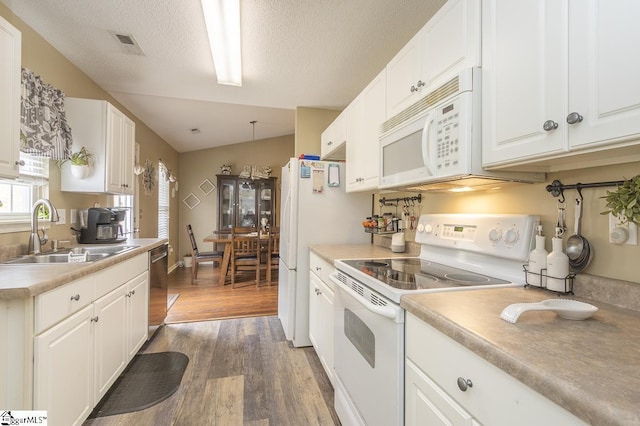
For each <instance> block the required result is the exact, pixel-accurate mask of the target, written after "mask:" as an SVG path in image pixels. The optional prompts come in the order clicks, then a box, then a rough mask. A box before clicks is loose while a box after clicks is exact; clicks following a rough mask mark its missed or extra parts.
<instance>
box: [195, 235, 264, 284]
mask: <svg viewBox="0 0 640 426" xmlns="http://www.w3.org/2000/svg"><path fill="white" fill-rule="evenodd" d="M248 235H257V233H252V234H248ZM202 241H204V242H205V243H213V244H214V250H215V245H216V244H224V251H223V253H222V262H221V263H220V278H219V281H218V284H220V285H221V286H224V283H225V281H226V279H227V274H228V273H229V263H230V262H231V243H232V242H233V236H232V235H231V233H229V231H225V232H220V231H213V233H212V234H210V235H207V236H206V237H204V239H203V240H202ZM268 241H269V235H268V234H266V233H264V232H260V242H261V243H265V242H268Z"/></svg>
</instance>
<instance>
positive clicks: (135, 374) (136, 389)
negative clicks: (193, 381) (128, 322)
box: [89, 352, 189, 418]
mask: <svg viewBox="0 0 640 426" xmlns="http://www.w3.org/2000/svg"><path fill="white" fill-rule="evenodd" d="M187 364H189V357H188V356H186V355H185V354H183V353H181V352H158V353H151V354H140V355H136V356H135V357H133V360H131V363H130V364H129V366H128V367H127V368H126V369H125V371H124V372H123V373H122V374H121V375H120V377H118V380H116V382H115V383H114V384H113V386H112V387H111V389H110V390H109V392H107V394H106V395H105V396H104V397H103V398H102V399H101V400H100V402H99V403H98V405H97V406H96V407H95V408H94V410H93V412H92V413H91V416H89V417H90V418H92V417H106V416H113V415H115V414H123V413H130V412H133V411H140V410H144V409H145V408H148V407H151V406H152V405H155V404H157V403H158V402H160V401H164V400H165V399H167V398H168V397H170V396H171V395H172V394H173V393H174V392H175V391H176V390H177V389H178V387H180V382H181V381H182V375H183V374H184V371H185V369H186V368H187Z"/></svg>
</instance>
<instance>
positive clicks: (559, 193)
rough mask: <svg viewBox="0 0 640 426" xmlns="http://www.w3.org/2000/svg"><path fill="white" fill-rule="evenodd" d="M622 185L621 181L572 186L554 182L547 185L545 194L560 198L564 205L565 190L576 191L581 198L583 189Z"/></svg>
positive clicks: (557, 181)
mask: <svg viewBox="0 0 640 426" xmlns="http://www.w3.org/2000/svg"><path fill="white" fill-rule="evenodd" d="M623 183H624V181H623V180H616V181H610V182H593V183H575V184H572V185H564V184H563V183H562V182H560V181H559V180H557V179H556V180H554V181H553V182H551V185H547V192H549V193H551V195H553V196H554V197H560V198H561V199H560V202H561V203H564V202H565V198H564V191H565V190H566V189H576V190H577V191H578V194H580V195H581V196H582V192H581V191H582V190H583V189H585V188H602V187H607V186H619V185H622V184H623Z"/></svg>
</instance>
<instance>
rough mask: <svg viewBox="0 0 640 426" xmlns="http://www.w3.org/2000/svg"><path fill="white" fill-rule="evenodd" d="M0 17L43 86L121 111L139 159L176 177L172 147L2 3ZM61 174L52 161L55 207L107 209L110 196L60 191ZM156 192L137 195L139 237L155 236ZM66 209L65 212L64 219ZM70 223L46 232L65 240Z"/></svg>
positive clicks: (18, 237) (10, 240) (16, 237)
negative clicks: (131, 125)
mask: <svg viewBox="0 0 640 426" xmlns="http://www.w3.org/2000/svg"><path fill="white" fill-rule="evenodd" d="M0 15H1V16H2V17H3V18H5V19H6V20H7V21H9V22H10V23H11V24H12V25H14V26H15V27H16V28H18V29H19V30H20V31H21V32H22V66H23V67H25V68H29V69H31V70H32V71H33V72H35V73H36V74H37V75H39V76H41V77H42V79H43V80H44V81H45V83H48V84H51V85H53V86H55V87H57V88H59V89H60V90H62V91H63V92H64V93H65V94H66V96H70V97H79V98H91V99H105V100H107V101H109V102H110V103H112V104H114V105H115V106H116V107H117V108H118V109H120V110H121V111H123V112H124V113H125V114H127V116H128V117H129V118H131V119H132V120H134V121H135V123H136V142H137V143H138V144H140V157H141V159H145V158H149V159H150V160H153V161H154V162H157V161H158V158H162V159H163V160H164V162H165V163H166V164H167V165H168V167H169V168H170V169H171V170H173V171H174V172H175V173H176V174H178V177H179V172H180V170H179V168H178V153H177V152H176V151H175V150H174V149H173V148H171V146H169V145H168V144H167V143H166V142H165V141H164V140H162V139H161V138H160V137H159V136H158V135H157V134H155V133H154V132H152V131H151V130H150V129H149V128H148V127H147V126H145V125H144V123H142V122H141V121H140V120H138V119H137V117H135V116H134V115H133V114H132V113H131V112H129V111H128V110H126V109H125V108H124V107H123V106H122V105H120V104H119V103H118V102H117V101H116V100H115V99H114V98H113V97H111V96H110V95H109V94H108V93H107V92H105V91H104V90H102V89H101V88H100V87H99V86H98V85H96V84H95V83H94V82H93V81H92V80H91V79H90V78H89V77H88V76H87V75H85V74H84V73H83V72H82V71H80V69H78V68H77V67H76V66H74V65H73V64H72V63H71V62H69V61H68V60H67V59H66V58H65V57H64V56H62V55H61V54H60V52H58V51H57V50H56V49H54V48H53V47H52V46H51V45H50V44H49V43H47V42H46V40H44V39H43V38H42V37H40V36H39V35H38V34H37V33H35V32H34V31H33V30H32V29H31V28H30V27H28V26H27V25H26V24H25V23H24V22H22V20H20V19H19V18H18V17H17V16H15V15H14V14H13V13H11V11H9V9H7V7H6V6H5V5H4V4H0ZM59 188H60V172H59V170H57V166H56V165H55V163H54V162H51V177H50V194H49V198H50V199H51V201H52V202H53V203H54V205H55V206H56V207H57V208H64V209H71V208H75V209H82V208H87V207H91V206H93V204H94V203H96V202H97V203H100V205H102V206H107V205H109V204H110V203H111V197H108V196H106V195H88V194H75V193H68V192H61V191H60V190H59ZM157 205H158V201H157V191H155V192H154V193H153V194H152V195H150V196H146V195H140V204H139V209H140V210H141V213H142V215H141V216H142V217H141V220H140V223H139V224H138V226H139V227H140V236H141V237H154V236H156V235H157V212H158V208H157ZM177 212H178V210H177V206H175V208H174V207H172V209H171V214H172V219H171V224H170V227H171V235H170V242H171V243H172V244H174V245H175V244H176V242H177V236H178V233H177V224H178V214H177ZM68 215H69V210H67V216H68ZM69 226H70V225H69V221H68V220H67V224H66V225H52V226H51V229H50V230H49V231H48V233H49V235H50V237H51V238H54V239H68V238H71V232H70V230H69ZM28 239H29V234H28V232H17V233H11V234H0V244H3V245H5V244H17V243H24V244H26V243H27V242H28ZM169 262H170V264H172V263H173V262H175V255H173V257H170V260H169Z"/></svg>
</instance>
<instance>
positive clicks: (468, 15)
mask: <svg viewBox="0 0 640 426" xmlns="http://www.w3.org/2000/svg"><path fill="white" fill-rule="evenodd" d="M480 12H481V11H480V0H449V1H448V2H447V3H445V4H444V6H442V8H441V9H440V10H439V11H438V12H437V13H436V14H435V15H434V16H433V18H431V19H430V20H429V22H428V23H427V24H426V25H425V29H424V32H425V36H424V40H425V51H424V55H423V56H422V60H423V62H422V68H423V70H424V71H423V75H424V78H425V83H426V88H427V90H428V89H429V88H430V87H438V86H440V85H442V84H444V83H446V82H447V81H448V80H449V79H451V77H452V76H454V75H456V74H458V73H459V72H460V71H461V70H462V69H464V68H470V67H474V66H479V65H480V46H481V43H480V36H481V35H480Z"/></svg>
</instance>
